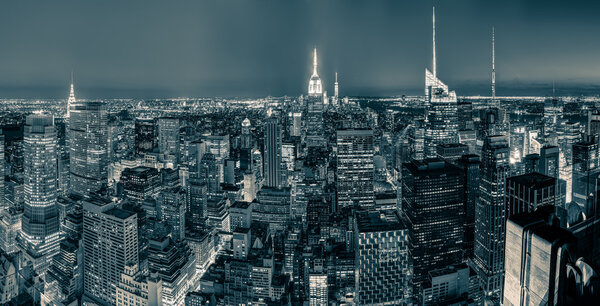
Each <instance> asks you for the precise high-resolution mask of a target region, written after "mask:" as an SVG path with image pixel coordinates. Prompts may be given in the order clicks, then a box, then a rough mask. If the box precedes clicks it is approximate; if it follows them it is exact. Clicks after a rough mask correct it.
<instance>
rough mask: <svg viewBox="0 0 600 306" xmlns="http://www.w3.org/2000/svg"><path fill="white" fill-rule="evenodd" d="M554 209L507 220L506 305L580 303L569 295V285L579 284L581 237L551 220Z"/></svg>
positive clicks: (520, 215)
mask: <svg viewBox="0 0 600 306" xmlns="http://www.w3.org/2000/svg"><path fill="white" fill-rule="evenodd" d="M552 211H553V210H552V209H549V210H547V209H543V210H541V211H536V212H528V213H524V214H517V215H514V216H511V217H510V218H509V219H508V221H507V222H506V257H505V262H506V278H505V280H504V297H503V304H504V305H568V304H569V303H573V304H574V305H575V304H579V303H576V300H573V299H567V292H568V291H569V289H568V288H569V287H571V286H573V287H575V286H576V285H575V284H574V282H575V278H576V277H577V276H576V275H573V274H577V272H575V271H581V270H580V269H579V268H575V266H576V264H575V262H574V261H575V260H576V258H577V252H576V250H577V249H576V246H577V243H576V241H577V239H576V238H575V236H573V234H572V233H570V232H569V231H568V230H566V229H563V228H561V227H559V226H558V225H557V222H554V223H553V222H552V221H550V222H548V220H552V218H551V217H549V215H550V216H551V212H552ZM568 270H571V272H574V273H569V272H567V271H568ZM569 274H570V275H569ZM567 275H569V276H567ZM571 277H573V280H572V282H573V284H570V285H571V286H570V285H569V284H567V282H568V281H571V280H568V278H571ZM573 291H575V290H573Z"/></svg>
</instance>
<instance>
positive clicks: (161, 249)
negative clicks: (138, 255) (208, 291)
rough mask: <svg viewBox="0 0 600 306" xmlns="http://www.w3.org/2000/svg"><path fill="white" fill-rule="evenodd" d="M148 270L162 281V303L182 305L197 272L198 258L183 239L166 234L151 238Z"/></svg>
mask: <svg viewBox="0 0 600 306" xmlns="http://www.w3.org/2000/svg"><path fill="white" fill-rule="evenodd" d="M148 271H149V272H150V274H151V275H156V276H157V279H160V280H161V281H162V292H161V293H162V300H161V301H160V302H159V304H162V305H182V304H183V303H184V301H185V295H186V294H187V292H188V290H189V287H190V282H191V280H192V279H193V278H194V275H195V273H196V260H195V257H194V256H192V254H191V252H190V249H189V247H188V246H187V244H186V243H185V242H183V241H180V242H176V241H174V240H173V239H171V238H170V237H168V236H165V235H159V234H157V235H154V236H152V237H150V239H149V247H148Z"/></svg>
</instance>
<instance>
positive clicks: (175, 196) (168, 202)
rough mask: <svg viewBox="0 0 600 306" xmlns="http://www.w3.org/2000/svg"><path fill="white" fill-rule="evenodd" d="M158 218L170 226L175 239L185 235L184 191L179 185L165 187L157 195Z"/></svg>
mask: <svg viewBox="0 0 600 306" xmlns="http://www.w3.org/2000/svg"><path fill="white" fill-rule="evenodd" d="M157 202H158V203H157V204H158V209H157V212H158V219H159V220H162V221H164V222H165V223H166V224H168V225H169V226H170V227H171V234H172V238H173V240H175V241H179V240H183V238H184V237H185V213H186V205H185V191H184V190H183V189H182V188H181V187H180V186H175V187H172V188H168V189H165V190H163V191H161V192H160V194H159V195H158V200H157Z"/></svg>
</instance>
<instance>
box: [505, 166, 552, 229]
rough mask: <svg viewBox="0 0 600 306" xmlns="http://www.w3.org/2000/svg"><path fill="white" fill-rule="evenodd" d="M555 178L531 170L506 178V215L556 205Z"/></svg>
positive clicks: (508, 216)
mask: <svg viewBox="0 0 600 306" xmlns="http://www.w3.org/2000/svg"><path fill="white" fill-rule="evenodd" d="M556 194H557V193H556V179H555V178H553V177H549V176H546V175H543V174H541V173H537V172H533V173H527V174H523V175H519V176H513V177H509V178H507V179H506V217H507V218H510V216H512V215H515V214H519V213H524V212H532V211H535V210H536V209H538V208H539V207H541V206H551V207H552V208H553V209H554V208H555V205H556Z"/></svg>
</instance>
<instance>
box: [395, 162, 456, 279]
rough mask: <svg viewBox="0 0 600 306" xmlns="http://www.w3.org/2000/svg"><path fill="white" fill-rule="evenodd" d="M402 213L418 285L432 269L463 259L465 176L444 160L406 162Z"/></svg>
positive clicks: (403, 171)
mask: <svg viewBox="0 0 600 306" xmlns="http://www.w3.org/2000/svg"><path fill="white" fill-rule="evenodd" d="M402 179H403V184H402V213H403V215H404V217H405V219H406V220H407V221H408V222H407V226H408V231H409V234H410V238H411V239H410V250H411V254H412V256H413V260H414V262H413V268H414V276H413V282H414V284H415V287H418V286H420V285H421V283H422V282H423V281H425V280H426V279H427V276H428V273H429V272H430V271H432V270H436V269H441V268H444V267H446V266H448V265H452V264H457V263H460V262H461V261H462V256H463V252H462V248H463V231H464V211H463V210H464V190H465V187H464V179H463V172H462V171H461V169H460V168H458V167H456V166H454V165H452V164H450V163H449V162H447V161H444V160H441V159H426V160H422V161H418V160H414V161H412V162H410V163H405V164H403V169H402Z"/></svg>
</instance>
